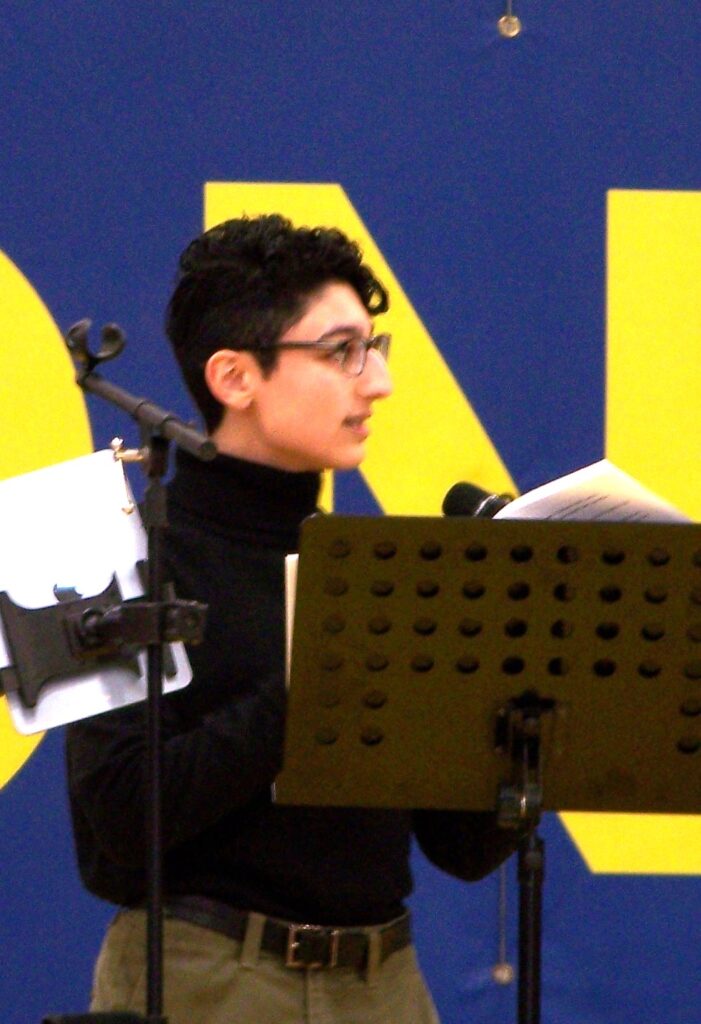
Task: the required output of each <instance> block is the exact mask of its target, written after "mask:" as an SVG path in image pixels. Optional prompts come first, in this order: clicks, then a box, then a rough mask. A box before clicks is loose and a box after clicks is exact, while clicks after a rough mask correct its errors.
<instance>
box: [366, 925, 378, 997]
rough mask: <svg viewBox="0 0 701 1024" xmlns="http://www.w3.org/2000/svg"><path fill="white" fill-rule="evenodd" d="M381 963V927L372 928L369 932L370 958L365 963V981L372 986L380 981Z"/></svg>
mask: <svg viewBox="0 0 701 1024" xmlns="http://www.w3.org/2000/svg"><path fill="white" fill-rule="evenodd" d="M381 964H382V934H381V932H380V929H379V928H372V929H371V930H370V931H369V932H368V959H367V963H366V964H365V981H366V982H367V984H368V986H369V987H370V988H373V987H374V986H375V985H377V983H378V981H379V974H380V966H381Z"/></svg>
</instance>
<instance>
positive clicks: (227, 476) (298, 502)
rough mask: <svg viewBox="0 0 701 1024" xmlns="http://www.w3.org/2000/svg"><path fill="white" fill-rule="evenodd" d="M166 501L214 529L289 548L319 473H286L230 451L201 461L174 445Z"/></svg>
mask: <svg viewBox="0 0 701 1024" xmlns="http://www.w3.org/2000/svg"><path fill="white" fill-rule="evenodd" d="M175 465H176V471H175V475H174V477H173V479H172V481H171V482H170V484H169V486H168V502H169V504H170V503H175V504H176V505H178V506H179V507H180V508H181V509H183V510H184V511H185V512H187V513H189V514H190V515H192V516H194V517H196V518H197V519H199V520H200V521H202V522H207V523H209V524H210V525H211V527H212V528H213V529H215V530H217V531H218V532H223V533H226V534H230V535H232V536H240V537H242V538H245V539H247V540H252V541H254V542H255V541H258V542H263V543H265V542H268V543H273V544H280V545H281V546H284V547H286V548H288V549H292V548H295V547H296V545H297V536H298V532H299V526H300V523H301V522H302V520H303V519H305V518H306V517H307V516H309V515H311V514H312V513H313V512H315V511H316V508H317V505H316V503H317V498H318V495H319V487H320V474H319V473H291V472H288V471H286V470H282V469H275V468H273V467H272V466H264V465H261V464H259V463H256V462H246V461H244V460H243V459H238V458H234V457H233V456H230V455H217V457H216V458H215V459H214V460H213V461H212V462H201V461H200V460H199V459H196V458H195V457H194V456H192V455H188V453H187V452H184V451H182V450H180V449H178V451H177V452H176V461H175Z"/></svg>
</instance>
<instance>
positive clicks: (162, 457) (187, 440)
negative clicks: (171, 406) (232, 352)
mask: <svg viewBox="0 0 701 1024" xmlns="http://www.w3.org/2000/svg"><path fill="white" fill-rule="evenodd" d="M90 326H91V323H90V321H89V320H81V321H79V322H78V323H77V324H74V325H73V327H71V328H70V329H69V331H68V332H67V334H66V338H65V341H66V345H67V347H68V349H69V351H70V353H71V356H72V358H73V361H74V363H75V366H76V382H77V383H78V385H79V386H80V387H81V388H82V389H83V390H84V391H88V392H90V393H91V394H94V395H98V396H99V397H100V398H104V399H106V400H107V401H108V402H111V403H112V404H113V405H116V406H117V407H118V408H120V409H123V410H124V411H125V412H127V413H129V415H130V416H131V417H132V418H133V419H134V420H135V421H136V422H137V423H138V425H139V428H140V431H141V441H142V447H141V449H140V450H139V451H128V450H127V451H125V450H123V448H122V443H121V441H116V442H114V443H113V448H114V449H115V457H116V458H118V459H121V460H122V461H125V462H140V463H141V464H142V466H143V468H144V470H145V472H146V475H147V478H148V483H147V486H146V492H145V501H144V522H145V527H146V536H147V550H148V576H147V585H146V608H147V609H148V610H149V611H151V612H155V618H156V620H157V628H156V630H155V631H154V630H153V628H152V625H151V628H149V626H147V625H146V623H144V627H143V631H142V632H143V638H144V639H146V640H147V643H146V649H147V701H146V757H147V790H148V806H147V819H146V829H147V837H148V850H149V852H148V856H147V863H146V882H147V935H146V959H147V963H146V979H147V980H146V1017H145V1018H140V1017H138V1016H137V1015H133V1019H134V1021H135V1022H138V1021H140V1020H142V1019H144V1020H146V1021H147V1022H148V1024H166V1018H165V1017H164V1016H163V875H162V870H163V830H162V786H163V783H162V761H163V742H162V735H161V702H162V687H163V682H162V680H163V662H164V657H163V645H164V643H165V642H166V641H169V640H173V639H178V637H175V636H174V635H173V632H174V629H173V626H175V632H178V628H177V627H178V625H182V623H178V622H177V621H176V622H175V623H174V622H173V620H172V619H169V618H168V606H167V605H166V604H165V603H164V597H165V595H164V578H163V575H164V574H163V531H164V530H165V528H166V527H167V514H166V493H165V488H164V486H163V477H164V475H165V472H166V469H167V464H168V451H169V443H170V442H171V441H174V442H175V443H176V444H177V445H178V446H179V447H181V448H183V449H185V451H187V452H189V453H190V454H191V455H194V456H195V457H196V458H198V459H201V460H203V461H205V462H208V461H211V460H212V459H213V458H215V456H216V454H217V449H216V446H215V444H214V442H213V441H211V440H210V439H209V438H208V437H206V436H205V435H204V434H202V433H200V432H199V431H198V430H195V429H194V428H193V427H192V426H190V425H189V424H187V423H184V422H183V421H182V420H180V419H179V418H178V417H177V416H175V415H173V414H172V413H169V412H166V411H165V410H164V409H161V408H159V406H157V405H155V404H154V403H152V402H149V401H147V400H146V399H144V398H136V397H135V396H133V395H131V394H129V393H128V392H127V391H124V390H123V389H122V388H120V387H117V386H116V385H114V384H111V383H109V382H108V381H106V380H104V379H103V378H102V377H101V376H100V375H99V374H98V373H96V372H95V367H96V366H98V365H99V364H100V363H102V362H105V361H106V360H109V359H113V358H114V357H115V356H117V355H119V353H120V352H121V351H122V349H123V348H124V344H125V338H124V334H123V333H122V331H121V329H120V328H119V327H118V326H117V325H116V324H107V325H106V326H105V327H104V328H103V329H102V344H101V346H100V349H99V351H98V352H97V353H93V352H91V351H90V349H89V347H88V332H89V329H90ZM170 607H172V603H171V606H170ZM190 614H193V613H192V611H190ZM152 622H153V615H152V617H151V620H150V623H151V624H152ZM186 624H187V623H186ZM190 625H191V623H190ZM185 631H186V632H187V630H185ZM124 1018H125V1015H124V1014H111V1013H107V1014H103V1013H99V1014H88V1015H84V1014H83V1015H80V1016H79V1017H71V1016H69V1017H59V1018H56V1019H55V1020H56V1022H57V1024H58V1022H62V1024H69V1022H71V1021H74V1022H75V1024H78V1022H80V1024H84V1022H85V1024H87V1022H89V1021H95V1022H98V1021H100V1022H102V1024H108V1022H110V1021H111V1022H113V1024H117V1021H121V1020H124Z"/></svg>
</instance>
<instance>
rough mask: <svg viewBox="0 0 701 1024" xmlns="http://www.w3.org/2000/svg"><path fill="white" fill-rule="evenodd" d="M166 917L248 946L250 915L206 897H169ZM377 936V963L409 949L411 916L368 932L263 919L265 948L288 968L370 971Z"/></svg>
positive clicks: (165, 912) (273, 918)
mask: <svg viewBox="0 0 701 1024" xmlns="http://www.w3.org/2000/svg"><path fill="white" fill-rule="evenodd" d="M163 913H164V916H165V917H174V918H177V919H179V920H181V921H189V922H190V924H196V925H200V926H201V927H202V928H210V929H211V930H212V931H215V932H219V933H220V934H221V935H226V936H227V937H228V938H230V939H235V940H237V941H238V942H243V940H244V937H245V934H246V927H247V925H248V917H249V915H248V913H247V912H246V911H244V910H237V909H236V908H235V907H230V906H228V904H226V903H220V902H219V901H218V900H211V899H208V898H207V897H205V896H169V897H168V898H167V899H166V900H165V902H164V905H163ZM373 934H376V935H377V936H378V938H379V948H378V960H379V963H383V962H384V961H385V960H386V959H387V957H388V956H390V955H391V954H392V953H396V952H397V950H399V949H404V948H405V947H406V946H408V945H409V943H410V942H411V922H410V917H409V914H408V913H407V914H404V915H403V916H402V917H399V918H397V919H396V920H395V921H391V922H390V923H389V924H386V925H376V926H371V927H368V928H333V927H330V926H326V925H315V924H297V923H295V922H293V921H282V920H280V919H278V918H275V917H266V918H265V919H264V925H263V933H262V938H261V943H260V948H261V949H264V950H265V951H266V952H268V953H274V954H275V955H276V956H279V957H280V958H281V959H282V961H283V963H284V964H285V966H286V967H291V968H299V969H302V968H311V969H315V970H318V969H320V968H331V967H354V968H356V969H358V970H362V969H363V968H364V967H366V966H367V962H368V953H369V949H370V942H371V938H372V936H373Z"/></svg>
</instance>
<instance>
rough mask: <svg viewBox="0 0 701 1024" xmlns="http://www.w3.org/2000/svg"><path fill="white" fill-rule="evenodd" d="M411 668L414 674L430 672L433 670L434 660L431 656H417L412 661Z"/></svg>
mask: <svg viewBox="0 0 701 1024" xmlns="http://www.w3.org/2000/svg"><path fill="white" fill-rule="evenodd" d="M411 667H412V669H413V670H414V672H430V671H431V669H432V668H433V658H432V657H431V655H430V654H415V655H414V657H413V658H412V659H411Z"/></svg>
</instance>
